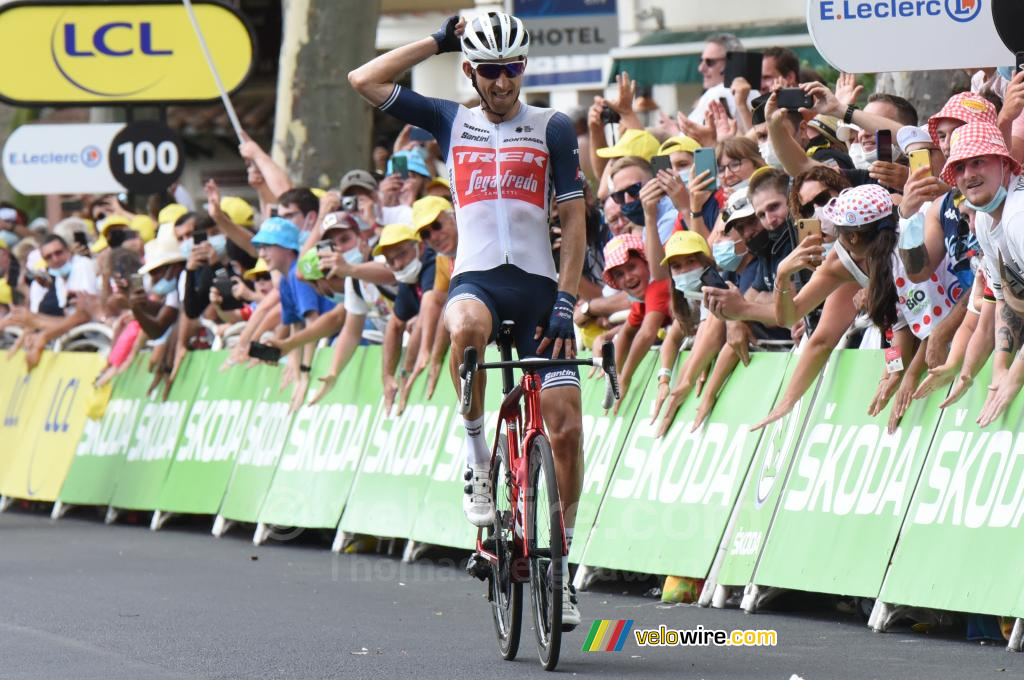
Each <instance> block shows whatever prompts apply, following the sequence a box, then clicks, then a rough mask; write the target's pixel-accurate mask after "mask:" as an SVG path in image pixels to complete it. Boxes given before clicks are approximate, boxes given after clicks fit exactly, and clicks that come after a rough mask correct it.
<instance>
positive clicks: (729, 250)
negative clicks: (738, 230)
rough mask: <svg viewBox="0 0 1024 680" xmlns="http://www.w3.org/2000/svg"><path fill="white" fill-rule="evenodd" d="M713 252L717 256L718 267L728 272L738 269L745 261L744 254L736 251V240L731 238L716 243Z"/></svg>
mask: <svg viewBox="0 0 1024 680" xmlns="http://www.w3.org/2000/svg"><path fill="white" fill-rule="evenodd" d="M711 254H712V255H714V256H715V263H716V264H717V265H718V267H719V268H720V269H724V270H725V271H727V272H734V271H736V270H737V269H738V268H739V266H740V262H742V261H743V255H741V254H739V253H737V252H736V242H735V241H732V240H729V239H726V240H725V241H719V242H718V243H716V244H715V246H714V247H713V248H712V249H711Z"/></svg>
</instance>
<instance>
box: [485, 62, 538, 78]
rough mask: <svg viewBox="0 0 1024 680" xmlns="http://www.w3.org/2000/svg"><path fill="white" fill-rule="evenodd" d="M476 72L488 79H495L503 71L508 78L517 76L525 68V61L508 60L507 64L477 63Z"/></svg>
mask: <svg viewBox="0 0 1024 680" xmlns="http://www.w3.org/2000/svg"><path fill="white" fill-rule="evenodd" d="M475 68H476V72H477V73H479V74H480V75H482V76H483V77H484V78H487V79H488V80H497V79H498V78H500V77H501V74H502V73H504V74H505V75H506V76H508V77H509V78H517V77H519V76H521V75H523V72H524V71H525V70H526V62H525V61H510V62H508V63H507V64H477V65H476V67H475Z"/></svg>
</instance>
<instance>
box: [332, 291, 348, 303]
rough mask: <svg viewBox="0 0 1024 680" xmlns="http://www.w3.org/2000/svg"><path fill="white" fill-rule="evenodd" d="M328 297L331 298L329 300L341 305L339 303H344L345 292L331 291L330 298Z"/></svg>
mask: <svg viewBox="0 0 1024 680" xmlns="http://www.w3.org/2000/svg"><path fill="white" fill-rule="evenodd" d="M330 299H331V302H333V303H334V304H336V305H341V304H344V303H345V294H344V293H331V298H330Z"/></svg>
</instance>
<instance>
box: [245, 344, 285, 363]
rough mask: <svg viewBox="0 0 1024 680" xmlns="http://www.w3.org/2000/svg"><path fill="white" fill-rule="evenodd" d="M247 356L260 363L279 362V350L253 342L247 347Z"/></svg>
mask: <svg viewBox="0 0 1024 680" xmlns="http://www.w3.org/2000/svg"><path fill="white" fill-rule="evenodd" d="M249 356H251V357H252V358H253V359H259V360H260V361H271V362H277V361H280V360H281V350H279V349H278V348H276V347H271V346H270V345H264V344H263V343H262V342H253V343H251V344H250V345H249Z"/></svg>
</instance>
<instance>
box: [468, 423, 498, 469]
mask: <svg viewBox="0 0 1024 680" xmlns="http://www.w3.org/2000/svg"><path fill="white" fill-rule="evenodd" d="M463 422H464V423H465V425H466V465H468V466H469V467H474V468H480V467H487V465H488V464H489V463H490V462H491V452H490V451H489V450H487V442H486V441H484V417H483V416H480V417H479V418H477V419H476V420H466V419H463Z"/></svg>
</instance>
